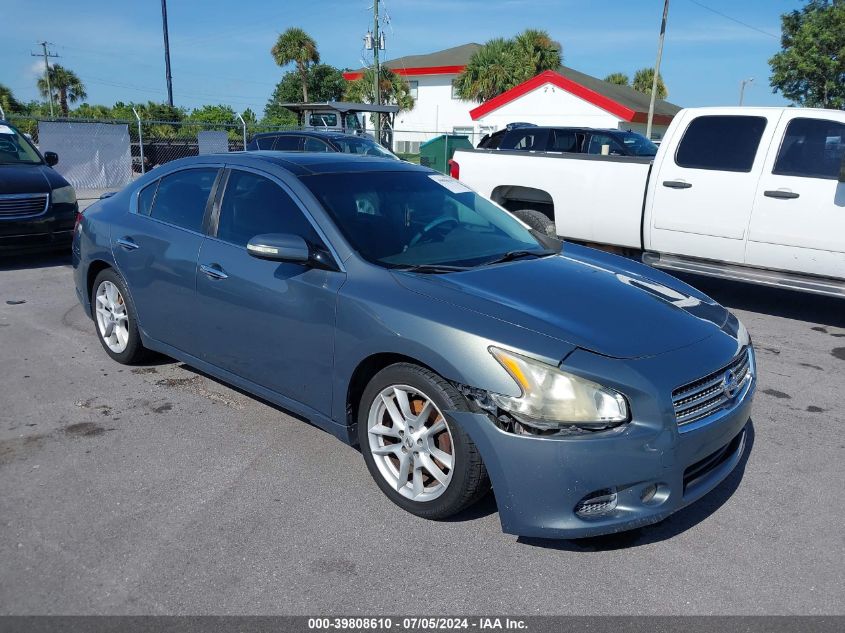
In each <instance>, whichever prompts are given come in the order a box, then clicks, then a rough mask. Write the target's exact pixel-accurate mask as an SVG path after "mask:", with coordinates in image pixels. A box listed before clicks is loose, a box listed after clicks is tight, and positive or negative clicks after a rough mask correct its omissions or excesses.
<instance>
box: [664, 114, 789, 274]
mask: <svg viewBox="0 0 845 633" xmlns="http://www.w3.org/2000/svg"><path fill="white" fill-rule="evenodd" d="M746 110H748V114H741V115H737V114H708V115H702V116H696V117H694V118H692V120H691V121H689V123H688V124H687V125H686V126H685V128H684V129H683V132H681V131H680V130H679V131H678V132H676V134H678V133H680V134H682V137H681V139H680V143H678V144H677V149H676V150H675V152H674V155H671V154H669V153H668V152H667V153H666V154H663V156H662V158H661V163H660V164H659V165H655V169H653V170H652V176H651V179H652V180H653V183H652V185H651V191H652V196H651V204H652V207H651V227H650V230H651V248H652V249H653V250H656V251H660V252H663V253H675V254H680V255H690V256H694V257H701V258H706V259H716V260H721V261H726V262H735V263H743V262H744V260H745V244H746V241H747V237H748V231H747V229H748V222H749V220H750V218H751V209H752V207H753V205H754V198H755V192H756V190H757V183H758V180H759V178H760V173H761V171H762V165H763V162H764V159H765V156H766V151H767V149H768V148H767V146H766V145H767V143H766V142H765V141H764V139H770V138H771V133H770V132H769V133H768V134H766V128H767V126H769V125H771V126H774V124H775V123H776V122H777V121H776V120H774V121H771V122H770V121H769V117H772V118H774V119H776V118H777V116H779V113H778V114H777V115H772V114H770V111H767V110H762V109H760V110H754V109H751V108H747V109H746ZM670 142H674V139H671V140H670Z"/></svg>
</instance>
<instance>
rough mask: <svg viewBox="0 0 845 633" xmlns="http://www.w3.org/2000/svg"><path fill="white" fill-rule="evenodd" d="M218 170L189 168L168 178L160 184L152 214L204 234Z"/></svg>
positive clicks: (154, 216) (156, 217)
mask: <svg viewBox="0 0 845 633" xmlns="http://www.w3.org/2000/svg"><path fill="white" fill-rule="evenodd" d="M217 171H218V170H217V169H216V168H200V169H185V170H182V171H177V172H176V173H174V174H170V175H169V176H165V177H164V178H162V179H161V181H159V185H158V191H157V192H156V194H155V201H154V202H153V205H152V210H151V212H150V215H151V216H152V217H153V218H155V219H156V220H161V221H162V222H167V223H168V224H172V225H174V226H178V227H181V228H183V229H188V230H190V231H196V232H197V233H201V232H202V225H203V218H204V216H205V207H206V204H207V203H208V196H209V195H210V194H211V190H212V188H213V187H214V180H215V179H216V178H217ZM148 188H149V187H148Z"/></svg>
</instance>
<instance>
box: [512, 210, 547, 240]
mask: <svg viewBox="0 0 845 633" xmlns="http://www.w3.org/2000/svg"><path fill="white" fill-rule="evenodd" d="M513 214H514V215H515V216H516V217H518V218H519V219H520V220H522V221H523V222H525V223H526V224H527V225H528V226H530V227H531V228H532V229H534V230H535V231H539V232H540V233H543V234H544V235H548V236H550V237H556V236H557V229H556V228H555V223H554V222H552V221H551V220H550V219H549V218H548V217H547V216H546V215H545V214H544V213H543V212H542V211H537V209H519V210H518V211H514V212H513Z"/></svg>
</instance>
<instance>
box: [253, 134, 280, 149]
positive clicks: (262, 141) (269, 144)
mask: <svg viewBox="0 0 845 633" xmlns="http://www.w3.org/2000/svg"><path fill="white" fill-rule="evenodd" d="M275 140H276V137H275V136H262V137H260V138H257V139H255V144H256V145H258V149H273V143H274V142H275Z"/></svg>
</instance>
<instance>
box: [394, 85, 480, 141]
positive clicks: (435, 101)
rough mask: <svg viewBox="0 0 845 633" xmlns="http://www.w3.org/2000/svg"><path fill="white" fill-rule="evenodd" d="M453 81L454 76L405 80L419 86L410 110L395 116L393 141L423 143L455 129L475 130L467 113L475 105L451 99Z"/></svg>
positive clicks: (470, 102)
mask: <svg viewBox="0 0 845 633" xmlns="http://www.w3.org/2000/svg"><path fill="white" fill-rule="evenodd" d="M455 77H457V75H417V76H409V77H407V79H409V80H412V81H418V82H419V87H418V89H417V100H416V104H415V105H414V109H413V110H411V111H409V112H400V113H399V114H398V115H396V122H395V126H394V127H395V135H394V140H396V141H416V142H424V141H427V140H429V139H431V138H434V137H435V136H437V135H438V134H443V133H444V132H451V131H452V130H453V129H454V128H456V127H460V128H473V129H477V128H476V125H475V122H474V121H473V120H472V118H471V117H470V116H469V111H470V110H472V109H473V108H474V107H476V106H477V105H478V104H477V103H474V102H472V101H462V100H460V99H453V98H452V80H453V79H455ZM475 140H478V139H475Z"/></svg>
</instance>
